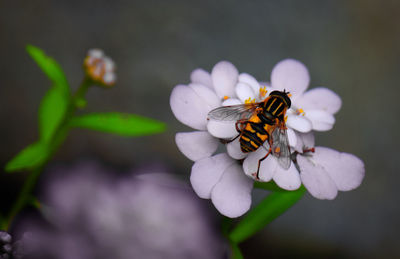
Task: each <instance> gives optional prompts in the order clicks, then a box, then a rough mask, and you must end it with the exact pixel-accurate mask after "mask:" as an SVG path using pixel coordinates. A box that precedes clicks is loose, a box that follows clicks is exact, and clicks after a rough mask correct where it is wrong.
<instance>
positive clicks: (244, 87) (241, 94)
mask: <svg viewBox="0 0 400 259" xmlns="http://www.w3.org/2000/svg"><path fill="white" fill-rule="evenodd" d="M236 95H237V97H238V98H239V99H240V100H241V101H242V102H243V103H244V102H245V101H246V100H247V99H249V98H250V99H255V98H256V94H255V93H254V91H253V89H252V88H251V86H250V85H248V84H244V83H238V84H237V85H236Z"/></svg>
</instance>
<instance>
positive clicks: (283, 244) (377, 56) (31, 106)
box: [0, 0, 400, 258]
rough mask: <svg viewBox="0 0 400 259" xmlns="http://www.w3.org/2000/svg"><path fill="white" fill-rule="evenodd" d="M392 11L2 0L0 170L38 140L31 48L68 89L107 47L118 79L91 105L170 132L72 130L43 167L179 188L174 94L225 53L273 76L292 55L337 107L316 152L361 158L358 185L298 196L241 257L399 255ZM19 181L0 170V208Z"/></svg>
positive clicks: (38, 87) (368, 4)
mask: <svg viewBox="0 0 400 259" xmlns="http://www.w3.org/2000/svg"><path fill="white" fill-rule="evenodd" d="M399 15H400V2H399V1H373V0H356V1H344V0H343V1H320V0H313V1H247V2H245V1H160V0H159V1H151V0H150V1H122V0H118V1H105V0H103V1H50V0H47V1H45V0H37V1H4V0H3V1H0V37H1V40H0V52H1V58H0V116H1V127H0V136H1V149H0V165H1V166H2V167H3V166H4V164H5V163H6V161H7V160H9V159H10V158H11V157H12V156H13V155H15V154H16V153H17V152H18V151H19V150H20V149H21V148H23V147H24V146H25V145H27V144H28V143H31V142H33V141H35V140H36V139H37V135H38V132H37V126H36V119H37V108H38V105H39V102H40V98H41V96H42V95H43V94H44V93H45V91H46V89H48V87H49V86H50V82H49V81H48V80H47V78H45V76H44V75H43V74H42V73H41V71H40V70H39V68H38V67H37V66H36V65H35V64H34V63H33V61H32V60H31V59H30V58H29V57H28V55H27V54H26V53H25V51H24V47H25V45H26V44H28V43H30V44H33V45H36V46H39V47H41V48H43V49H44V50H46V52H47V53H48V54H49V55H51V56H53V57H54V58H56V59H57V61H58V62H59V63H60V64H61V65H62V67H63V68H64V70H65V73H66V75H67V77H68V80H69V82H70V83H71V85H72V86H73V87H74V88H76V87H77V85H78V84H79V82H80V80H81V79H82V76H83V73H82V71H81V64H82V59H83V57H84V55H85V53H86V51H87V49H89V48H92V47H99V48H102V49H104V50H105V51H106V53H107V54H108V55H109V56H111V57H112V58H113V59H114V60H115V61H116V63H117V66H118V70H117V74H118V83H117V85H116V87H115V88H113V89H110V90H102V89H91V91H90V92H89V94H88V101H89V107H88V109H87V110H88V111H121V112H132V113H137V114H141V115H145V116H149V117H153V118H156V119H159V120H162V121H164V122H166V123H167V124H168V130H167V132H166V133H164V134H162V135H157V136H149V137H144V138H141V139H135V138H121V137H118V136H110V135H106V134H102V133H90V132H87V131H84V130H74V131H73V132H72V134H71V135H70V137H69V138H68V139H67V142H66V143H65V145H64V146H63V147H62V149H61V150H60V151H59V152H58V153H57V154H56V157H55V159H54V160H53V162H52V163H55V164H56V163H61V164H62V163H65V164H68V163H74V162H76V161H78V160H80V159H82V158H92V159H93V158H94V159H98V160H100V161H102V162H105V163H109V164H112V165H114V166H115V167H130V166H137V165H141V164H146V163H153V162H155V163H161V164H165V165H167V166H168V167H169V168H170V169H171V171H173V172H175V173H176V174H178V175H180V176H182V177H183V178H184V179H186V180H187V179H188V176H189V172H190V168H191V165H192V163H191V162H190V161H189V160H188V159H186V158H185V157H184V156H183V155H182V154H180V152H179V151H178V150H177V148H176V146H175V143H174V134H175V133H176V132H178V131H189V130H190V129H189V128H187V127H185V126H184V125H181V124H180V123H179V122H178V121H177V120H176V119H175V118H174V116H173V114H172V112H171V111H170V108H169V95H170V93H171V90H172V88H173V87H174V86H175V85H176V84H178V83H187V82H188V81H189V75H190V72H191V71H192V70H193V69H195V68H197V67H203V68H205V69H207V70H210V69H211V68H212V66H213V65H214V64H215V63H216V62H218V61H220V60H222V59H225V60H229V61H231V62H232V63H234V64H235V65H236V66H237V68H238V69H239V71H245V72H249V73H251V74H253V75H254V76H255V77H256V78H257V79H259V80H268V79H269V74H270V71H271V69H272V67H273V65H274V64H275V63H276V62H278V61H279V60H281V59H283V58H287V57H291V58H296V59H299V60H301V61H302V62H303V63H305V64H306V65H307V67H308V68H309V71H310V74H311V86H312V87H315V86H326V87H329V88H330V89H332V90H334V91H335V92H336V93H338V94H339V95H340V96H341V97H342V101H343V106H342V109H341V110H340V112H339V113H338V114H337V115H336V120H337V122H336V124H335V127H334V129H333V130H331V131H329V132H328V133H322V134H317V144H318V145H322V146H328V147H332V148H334V149H337V150H340V151H346V152H349V153H353V154H356V155H357V156H359V157H360V158H362V159H363V161H364V162H365V166H366V177H365V179H364V182H363V184H362V185H361V187H360V188H358V189H357V190H355V191H351V192H347V193H339V195H338V197H337V198H336V199H335V200H334V201H320V200H317V199H314V198H312V197H311V196H310V195H306V197H305V198H304V199H303V200H301V201H300V202H299V203H298V204H297V205H296V206H295V207H294V208H293V209H291V210H290V211H289V212H288V213H287V214H285V215H283V216H282V217H280V218H279V219H278V220H276V221H275V222H274V223H273V224H271V225H270V226H268V227H267V228H266V229H265V230H263V231H262V232H261V233H259V234H257V235H256V236H254V237H253V238H251V239H250V240H249V241H247V242H245V243H244V244H243V245H242V248H243V251H244V254H245V257H246V258H258V257H261V256H268V255H270V256H271V255H272V256H274V257H290V256H292V255H297V256H304V257H309V256H316V257H325V258H326V257H340V256H342V257H353V256H357V257H382V258H388V257H396V256H398V257H400V246H399V245H400V241H399V239H400V238H399V230H400V222H399V218H400V206H399V200H398V197H399V191H398V189H399V188H398V183H399V181H400V174H399V172H398V168H399V166H398V164H397V161H398V156H397V155H398V145H397V144H398V143H399V140H398V132H399V121H398V117H399V109H398V108H396V107H398V103H397V100H398V97H399V86H398V85H399V82H398V74H399V72H398V71H399V69H400V53H399V52H400V51H399V44H400V26H399V22H400V21H399V20H400V19H399ZM25 176H26V174H24V173H21V174H18V175H17V174H16V175H7V176H4V175H2V176H1V186H0V192H1V193H0V194H1V197H2V204H4V205H3V206H2V211H5V210H6V209H7V207H8V206H9V204H10V201H12V200H13V199H14V198H15V195H16V193H17V190H18V188H19V186H20V185H21V183H22V180H23V178H24V177H25ZM205 249H206V248H205Z"/></svg>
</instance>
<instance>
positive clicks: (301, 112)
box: [296, 108, 306, 116]
mask: <svg viewBox="0 0 400 259" xmlns="http://www.w3.org/2000/svg"><path fill="white" fill-rule="evenodd" d="M296 114H297V115H302V116H304V115H306V113H305V112H304V110H303V109H302V108H299V109H297V110H296Z"/></svg>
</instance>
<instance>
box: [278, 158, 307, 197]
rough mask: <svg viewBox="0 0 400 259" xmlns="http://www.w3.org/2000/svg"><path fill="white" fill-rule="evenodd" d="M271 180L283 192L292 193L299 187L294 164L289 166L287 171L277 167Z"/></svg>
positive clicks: (299, 181) (297, 173) (299, 183)
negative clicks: (283, 190)
mask: <svg viewBox="0 0 400 259" xmlns="http://www.w3.org/2000/svg"><path fill="white" fill-rule="evenodd" d="M273 179H274V181H275V183H276V184H277V185H278V186H279V187H281V188H282V189H285V190H289V191H293V190H297V189H299V187H300V186H301V180H300V174H299V172H298V171H297V169H296V166H295V165H294V163H291V164H290V167H289V169H288V170H285V169H283V168H282V167H280V166H278V167H277V168H276V172H275V174H274V177H273Z"/></svg>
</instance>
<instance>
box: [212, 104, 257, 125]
mask: <svg viewBox="0 0 400 259" xmlns="http://www.w3.org/2000/svg"><path fill="white" fill-rule="evenodd" d="M257 107H258V103H249V104H239V105H231V106H221V107H218V108H216V109H214V110H212V111H210V112H209V113H208V118H209V119H211V120H218V121H237V120H242V119H249V118H250V117H251V115H252V114H253V113H254V111H255V110H256V108H257Z"/></svg>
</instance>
